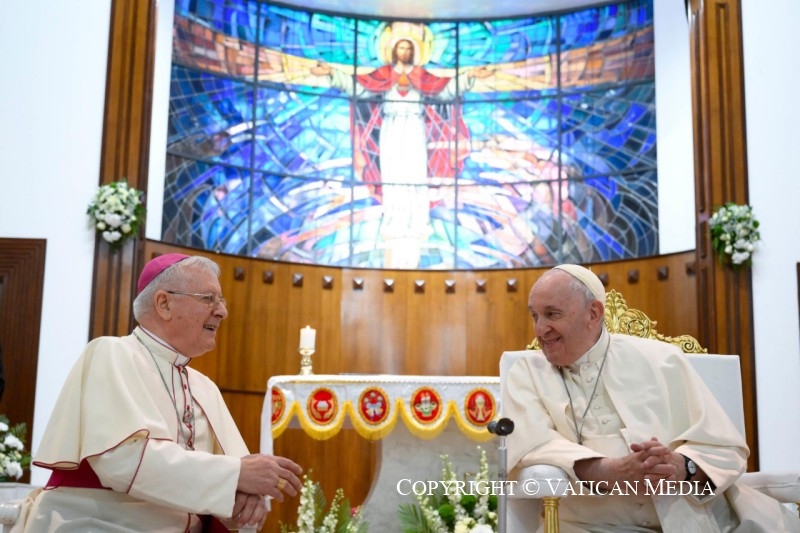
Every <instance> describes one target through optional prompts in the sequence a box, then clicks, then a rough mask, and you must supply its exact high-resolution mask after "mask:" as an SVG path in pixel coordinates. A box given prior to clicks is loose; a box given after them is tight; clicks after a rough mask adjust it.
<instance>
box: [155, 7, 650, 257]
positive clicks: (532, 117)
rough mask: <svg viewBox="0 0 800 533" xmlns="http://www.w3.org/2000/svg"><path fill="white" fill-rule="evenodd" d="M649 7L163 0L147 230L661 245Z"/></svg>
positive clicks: (470, 243)
mask: <svg viewBox="0 0 800 533" xmlns="http://www.w3.org/2000/svg"><path fill="white" fill-rule="evenodd" d="M654 64H655V60H654V42H653V6H652V0H633V1H628V2H621V3H618V4H606V5H603V6H599V7H592V8H584V9H581V10H579V11H574V12H569V13H560V14H553V15H547V16H532V17H528V18H515V19H508V20H489V21H467V20H465V21H458V22H453V21H441V22H439V21H426V22H420V21H402V20H373V19H369V20H368V19H363V18H358V17H348V16H339V15H332V14H326V13H311V12H308V11H304V10H302V9H295V8H288V7H285V6H281V5H273V4H269V3H265V2H260V1H256V0H191V1H189V0H179V1H178V2H177V3H176V9H175V22H174V33H173V58H172V78H171V92H170V111H169V135H168V146H167V165H166V166H167V168H166V179H165V189H164V210H163V217H164V218H163V225H162V228H163V230H162V231H163V235H162V238H163V239H164V240H165V241H167V242H171V243H175V244H179V245H185V246H191V247H197V248H203V249H208V250H214V251H221V252H227V253H232V254H240V255H245V256H252V257H263V258H268V259H279V260H285V261H293V262H302V263H315V264H324V265H335V266H343V267H369V268H421V269H485V268H518V267H538V266H547V265H553V264H557V263H560V262H579V263H587V262H599V261H609V260H616V259H625V258H634V257H641V256H648V255H655V254H657V253H658V197H657V185H658V180H657V168H656V124H655V68H654Z"/></svg>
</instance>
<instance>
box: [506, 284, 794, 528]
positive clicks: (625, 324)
mask: <svg viewBox="0 0 800 533" xmlns="http://www.w3.org/2000/svg"><path fill="white" fill-rule="evenodd" d="M604 318H605V325H606V328H607V329H608V331H610V332H612V333H623V334H626V335H633V336H637V337H643V338H649V339H657V340H660V341H663V342H669V343H671V344H674V345H676V346H678V347H679V348H680V349H681V350H682V351H683V352H684V353H685V354H686V356H687V357H688V358H689V360H690V361H691V363H692V365H693V366H694V367H695V369H696V370H697V371H698V373H699V374H700V376H701V377H702V378H703V380H704V381H705V383H706V385H707V386H708V387H709V389H710V390H711V392H712V393H713V394H714V396H715V397H716V398H717V400H718V401H719V403H720V405H722V407H723V408H724V409H725V412H726V413H727V414H728V416H729V417H730V418H731V420H732V421H733V423H734V424H735V425H736V427H737V428H738V429H739V431H740V432H741V433H742V435H744V434H745V425H744V406H743V402H742V379H741V369H740V366H739V356H737V355H708V353H707V351H706V350H705V349H704V348H702V347H701V346H700V344H699V343H698V342H697V340H696V339H695V338H694V337H692V336H690V335H681V336H678V337H667V336H665V335H662V334H660V333H658V332H657V331H656V329H655V326H656V322H655V321H654V320H651V319H650V318H649V317H648V316H647V315H646V314H645V313H643V312H642V311H639V310H638V309H631V308H629V307H628V305H627V303H626V302H625V299H624V298H623V297H622V295H621V294H620V293H619V292H617V291H615V290H611V291H609V292H608V293H606V305H605V317H604ZM536 349H538V342H537V341H536V340H535V339H534V341H533V342H532V343H531V344H530V345H529V346H528V347H527V349H526V350H520V351H508V352H504V353H503V355H502V357H501V358H500V396H501V398H502V397H503V389H504V387H505V377H506V374H507V372H508V370H509V368H511V366H512V365H513V364H514V362H516V361H517V360H518V359H519V358H521V357H530V356H531V354H532V350H536ZM500 415H501V416H502V405H501V406H500ZM513 466H514V465H507V467H508V468H507V470H506V471H508V470H510V469H511V468H512V467H513ZM515 481H517V482H518V486H522V485H523V484H524V483H530V482H534V483H536V484H537V486H538V487H539V491H538V493H537V494H536V495H535V496H526V495H524V494H521V493H522V492H523V491H515V495H514V496H510V497H509V498H508V500H507V504H506V510H507V514H506V531H507V533H522V532H530V531H535V530H536V528H538V527H539V525H540V524H541V523H542V522H543V523H544V531H545V532H546V533H557V532H558V530H559V527H558V502H559V499H560V498H562V497H566V496H567V494H566V491H567V489H566V487H567V483H568V481H569V478H568V476H567V474H566V472H564V471H563V470H562V469H560V468H558V467H555V466H552V465H531V466H528V467H526V468H523V469H522V470H521V471H520V472H519V473H518V475H517V478H516V480H515ZM741 481H742V482H743V483H745V484H747V485H749V486H751V487H753V488H755V489H758V490H760V491H761V492H764V493H765V494H768V495H769V496H771V497H773V498H775V499H777V500H778V501H780V502H782V503H784V504H796V505H797V506H798V508H800V472H749V473H746V474H744V475H743V476H742V477H741Z"/></svg>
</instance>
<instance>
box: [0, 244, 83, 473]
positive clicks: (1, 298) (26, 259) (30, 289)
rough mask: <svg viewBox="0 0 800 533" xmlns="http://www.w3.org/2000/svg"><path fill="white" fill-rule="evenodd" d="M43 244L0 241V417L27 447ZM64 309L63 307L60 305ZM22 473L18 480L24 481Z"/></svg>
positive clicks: (36, 366)
mask: <svg viewBox="0 0 800 533" xmlns="http://www.w3.org/2000/svg"><path fill="white" fill-rule="evenodd" d="M46 250H47V242H46V241H45V240H43V239H7V238H0V344H2V346H3V351H2V357H3V371H4V375H5V391H4V393H3V397H2V399H0V413H2V414H5V415H6V416H7V417H8V419H9V421H10V422H11V423H12V424H18V423H20V422H24V423H25V424H26V425H27V431H28V432H27V442H26V447H27V449H28V450H29V451H30V445H31V436H32V435H33V408H34V400H35V398H36V374H37V371H38V360H39V334H40V328H41V318H42V296H43V293H44V267H45V252H46ZM64 305H65V307H68V304H67V303H65V304H64ZM29 479H30V473H29V472H26V473H25V475H24V477H23V478H22V480H23V481H26V482H27V481H29Z"/></svg>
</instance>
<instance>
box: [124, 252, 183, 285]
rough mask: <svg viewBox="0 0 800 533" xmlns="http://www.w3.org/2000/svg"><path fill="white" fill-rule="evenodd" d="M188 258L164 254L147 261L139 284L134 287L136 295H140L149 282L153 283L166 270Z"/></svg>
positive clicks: (181, 255) (180, 255)
mask: <svg viewBox="0 0 800 533" xmlns="http://www.w3.org/2000/svg"><path fill="white" fill-rule="evenodd" d="M188 258H189V256H188V255H186V254H164V255H159V256H158V257H156V258H154V259H151V260H150V261H148V263H147V264H146V265H145V266H144V268H143V269H142V273H141V274H140V275H139V283H138V284H137V285H136V294H139V293H141V292H142V291H143V290H144V288H145V287H147V286H148V285H150V282H151V281H153V280H154V279H155V278H156V276H158V275H159V274H161V273H162V272H164V271H165V270H166V269H168V268H169V267H171V266H172V265H174V264H175V263H180V262H181V261H183V260H184V259H188Z"/></svg>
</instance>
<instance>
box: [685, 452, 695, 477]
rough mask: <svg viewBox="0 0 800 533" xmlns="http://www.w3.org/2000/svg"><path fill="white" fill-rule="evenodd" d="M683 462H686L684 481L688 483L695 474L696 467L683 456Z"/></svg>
mask: <svg viewBox="0 0 800 533" xmlns="http://www.w3.org/2000/svg"><path fill="white" fill-rule="evenodd" d="M683 460H684V461H686V479H684V481H689V480H690V479H692V477H693V476H694V475H695V474H696V473H697V465H696V464H695V463H694V461H692V460H691V459H689V458H688V457H686V456H685V455H684V456H683Z"/></svg>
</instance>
